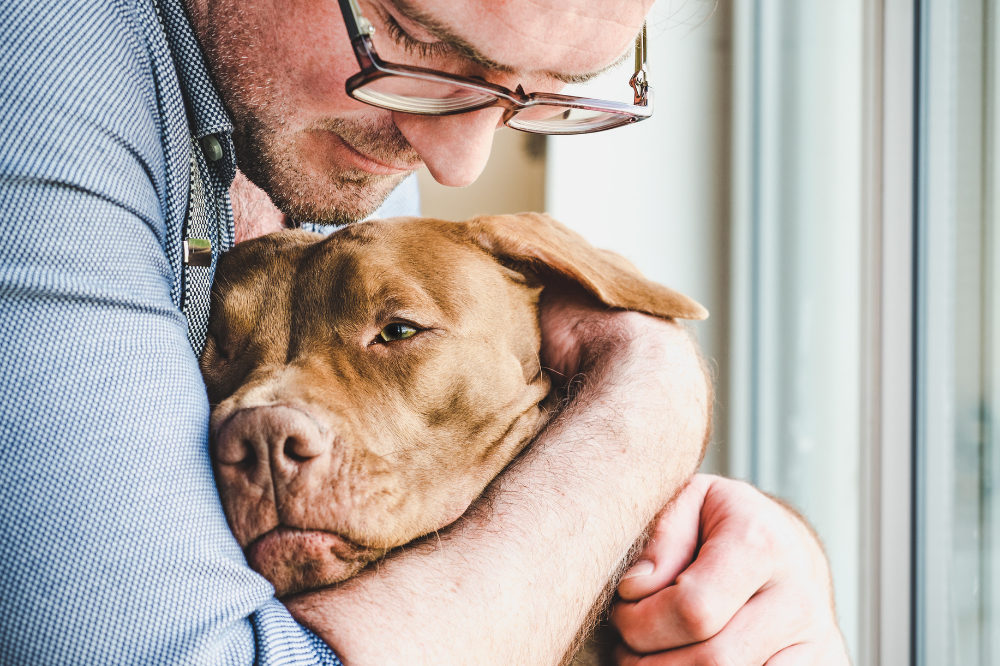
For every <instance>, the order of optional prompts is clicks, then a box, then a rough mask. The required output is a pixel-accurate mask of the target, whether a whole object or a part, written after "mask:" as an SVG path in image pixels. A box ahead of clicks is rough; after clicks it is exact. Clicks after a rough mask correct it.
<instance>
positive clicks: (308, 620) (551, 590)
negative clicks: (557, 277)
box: [288, 314, 708, 666]
mask: <svg viewBox="0 0 1000 666" xmlns="http://www.w3.org/2000/svg"><path fill="white" fill-rule="evenodd" d="M601 335H602V336H603V339H598V340H592V341H591V344H596V345H600V344H603V345H605V347H606V349H605V350H604V351H603V352H602V353H600V354H598V355H597V358H598V361H596V362H595V363H594V364H593V365H592V367H590V368H589V369H588V371H587V373H586V379H585V381H584V384H583V387H582V389H581V390H580V392H579V393H578V394H577V395H576V397H575V398H574V400H573V401H572V402H571V404H570V405H569V406H568V407H567V409H566V410H565V411H564V412H563V413H562V414H561V415H560V416H559V417H558V418H557V419H556V420H555V421H554V422H553V423H552V424H550V426H549V427H548V428H547V429H546V431H545V432H544V434H543V435H542V436H541V437H540V438H539V439H538V441H537V442H536V443H535V444H534V445H533V446H532V448H531V449H530V450H529V451H528V452H527V453H526V454H525V455H524V456H522V458H521V459H519V461H518V462H517V463H516V464H515V465H513V466H512V467H511V468H510V469H509V470H507V471H506V472H505V473H504V474H503V475H502V476H501V477H500V478H499V479H498V480H497V481H496V482H495V483H494V484H493V485H492V486H491V487H490V489H489V490H488V492H487V493H486V496H485V497H484V498H483V499H482V500H481V501H480V503H479V504H478V505H477V506H476V507H474V508H473V510H471V511H470V512H469V513H468V514H467V516H466V517H465V518H463V519H462V520H461V521H459V523H456V524H455V525H454V526H452V527H451V528H449V529H448V530H446V531H443V532H442V533H441V534H440V535H439V536H438V537H437V538H434V539H429V540H427V541H425V542H424V543H423V544H420V545H418V546H415V547H412V548H410V549H408V550H406V551H404V552H402V553H401V554H399V555H397V556H395V557H392V558H390V559H388V560H386V561H385V562H383V563H382V564H381V565H380V566H379V567H378V569H377V570H375V571H370V572H367V573H365V574H363V575H361V576H359V577H357V578H356V579H353V580H351V581H350V582H348V583H347V584H345V585H343V586H342V587H340V588H337V589H332V590H324V591H320V592H314V593H310V594H307V595H302V596H300V597H298V598H295V599H294V600H291V601H290V602H289V604H288V605H289V609H290V610H291V611H292V613H293V614H294V615H295V617H296V618H297V619H299V620H300V621H301V622H302V623H303V624H305V625H306V626H308V627H310V628H311V629H313V630H314V631H316V632H317V633H318V634H319V635H320V636H321V637H323V638H324V640H326V641H327V642H328V643H330V644H331V645H332V646H333V647H334V648H335V649H336V650H337V651H338V653H339V654H340V655H341V656H342V658H343V659H344V660H345V662H346V663H347V664H349V665H350V666H363V665H365V664H394V663H400V664H402V663H406V664H420V663H435V664H441V663H455V662H459V661H461V662H462V663H506V664H509V663H530V664H546V663H557V662H558V661H559V660H560V658H561V657H562V655H563V654H564V652H565V650H566V648H567V647H568V646H569V644H570V643H571V641H572V639H573V637H574V636H575V634H576V632H577V630H578V628H579V627H580V625H581V624H582V623H583V622H584V620H585V618H586V616H587V613H588V612H589V610H590V608H591V607H592V605H593V604H594V602H595V600H596V599H597V598H598V596H599V594H600V593H601V591H602V589H603V588H604V586H605V584H606V583H607V581H608V579H609V576H610V575H611V574H612V573H613V572H614V571H615V570H616V568H617V567H618V566H619V565H620V564H621V563H622V561H623V559H624V558H625V557H626V555H627V553H628V550H629V548H630V547H631V545H632V544H633V542H634V541H635V540H636V539H637V538H638V537H639V535H640V534H641V533H642V532H643V530H644V529H645V527H646V525H647V524H648V523H649V521H650V520H651V519H652V517H653V516H654V515H655V514H656V513H657V511H659V510H660V509H661V508H662V507H663V505H664V504H665V503H666V502H667V501H669V499H670V498H671V497H672V496H673V495H675V494H676V493H677V492H678V491H679V490H680V489H681V488H682V487H683V485H684V484H685V483H686V482H687V480H688V478H689V477H690V475H691V474H693V472H694V470H695V468H696V467H697V464H698V461H699V459H700V456H701V452H702V449H703V445H704V440H705V435H706V422H707V418H706V415H707V410H708V388H707V381H706V377H705V374H704V372H703V371H702V367H701V364H700V361H699V359H698V355H697V352H696V350H695V347H694V344H693V343H692V342H691V341H690V339H689V337H688V335H687V333H686V332H685V331H683V330H682V329H681V328H679V327H678V326H676V325H675V324H665V323H663V322H655V321H653V320H650V319H648V318H646V317H642V316H641V315H630V314H620V315H617V316H616V318H615V321H614V322H613V323H612V325H610V326H606V327H605V328H604V329H603V330H602V331H601Z"/></svg>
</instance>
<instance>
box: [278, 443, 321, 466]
mask: <svg viewBox="0 0 1000 666" xmlns="http://www.w3.org/2000/svg"><path fill="white" fill-rule="evenodd" d="M312 448H314V447H311V446H310V444H309V442H305V441H302V440H300V439H299V438H298V437H288V438H287V439H285V444H284V446H283V448H282V451H283V452H284V454H285V457H286V458H288V459H289V460H293V461H295V462H297V463H304V462H305V461H307V460H311V459H312V458H315V457H316V456H318V455H319V453H317V452H314V451H312V450H311V449H312Z"/></svg>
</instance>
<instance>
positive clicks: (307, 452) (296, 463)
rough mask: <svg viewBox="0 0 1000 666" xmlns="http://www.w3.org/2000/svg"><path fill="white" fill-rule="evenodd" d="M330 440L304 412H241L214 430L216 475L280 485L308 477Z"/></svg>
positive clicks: (277, 408) (285, 409)
mask: <svg viewBox="0 0 1000 666" xmlns="http://www.w3.org/2000/svg"><path fill="white" fill-rule="evenodd" d="M332 440H333V438H332V437H330V436H329V433H326V432H324V431H323V430H322V429H321V427H320V425H319V424H318V423H317V422H316V421H315V420H313V419H312V418H311V417H310V416H309V415H308V414H306V413H305V412H303V411H301V410H298V409H295V408H292V407H286V406H279V405H276V406H269V407H256V408H252V409H244V410H241V411H239V412H237V413H236V414H235V415H234V416H233V417H232V418H231V419H230V420H229V421H228V422H227V423H226V424H225V425H224V426H223V427H222V428H221V430H220V431H219V433H218V436H217V438H216V441H215V445H214V449H215V450H214V454H215V456H214V457H215V460H216V463H217V465H218V469H219V473H220V474H221V475H222V476H223V477H225V478H226V479H228V480H230V481H237V482H242V483H241V485H242V484H249V485H253V486H258V487H266V486H268V485H270V484H271V483H274V484H275V486H278V487H281V486H285V485H288V484H291V483H293V482H294V481H295V480H297V479H302V478H304V477H308V476H309V471H310V468H311V467H312V466H314V465H315V463H317V462H318V461H319V460H320V459H321V458H323V457H325V455H328V454H329V452H330V449H331V446H332Z"/></svg>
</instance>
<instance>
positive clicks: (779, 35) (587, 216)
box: [420, 0, 1000, 666]
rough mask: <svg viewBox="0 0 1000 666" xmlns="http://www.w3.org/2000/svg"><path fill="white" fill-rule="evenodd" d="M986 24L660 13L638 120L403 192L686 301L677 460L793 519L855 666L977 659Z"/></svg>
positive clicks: (693, 3)
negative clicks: (480, 217)
mask: <svg viewBox="0 0 1000 666" xmlns="http://www.w3.org/2000/svg"><path fill="white" fill-rule="evenodd" d="M996 14H997V12H996V7H995V3H987V2H986V1H985V0H934V2H930V0H917V1H913V0H905V1H904V0H719V1H718V2H716V1H715V0H659V1H658V2H657V4H656V5H655V7H654V9H653V11H652V13H651V15H650V16H649V20H648V34H649V40H650V42H649V43H650V82H651V85H652V87H653V90H654V95H655V97H654V104H655V109H656V113H655V115H654V117H653V118H652V119H650V120H648V121H645V122H643V123H640V124H638V125H635V126H631V127H627V128H622V129H617V130H613V131H610V132H606V133H600V134H593V135H586V136H571V137H548V138H546V137H540V136H535V135H529V134H524V133H520V132H516V131H513V130H507V129H503V130H500V131H499V132H498V133H497V137H496V141H495V143H494V147H493V153H492V155H491V158H490V163H489V165H488V166H487V168H486V171H485V172H484V173H483V175H482V177H481V178H480V179H479V180H478V181H477V182H476V183H475V184H473V185H472V186H470V187H467V188H463V189H451V188H445V187H442V186H440V185H438V184H437V183H435V182H434V181H433V179H431V178H430V176H429V175H428V174H427V173H426V172H424V173H421V174H420V186H421V197H422V202H423V210H424V214H425V215H430V216H435V217H441V218H446V219H455V220H459V219H465V218H468V217H471V216H473V215H477V214H483V213H505V212H519V211H525V210H539V211H547V212H549V213H551V214H552V215H554V216H555V217H556V218H558V219H559V220H561V221H562V222H564V223H565V224H567V225H569V226H571V227H573V228H574V229H576V230H577V231H579V232H580V233H582V234H583V235H584V236H586V237H587V238H588V239H589V240H590V241H591V242H592V243H594V244H595V245H598V246H600V247H605V248H609V249H613V250H616V251H618V252H619V253H621V254H623V255H625V256H626V257H628V258H629V259H631V260H632V261H633V262H634V263H635V264H636V265H637V266H639V267H640V269H642V270H643V272H644V273H646V275H647V276H649V277H651V278H653V279H655V280H657V281H660V282H662V283H664V284H667V285H669V286H671V287H673V288H676V289H679V290H681V291H683V292H684V293H686V294H689V295H691V296H693V297H694V298H696V299H697V300H698V301H700V302H701V303H702V304H704V305H705V306H706V307H707V308H708V309H709V311H710V312H711V313H712V314H711V317H710V318H709V320H708V321H706V322H701V323H698V324H696V325H695V327H696V329H697V332H698V336H699V339H700V341H701V344H702V347H703V349H704V351H705V354H706V356H707V357H709V358H710V359H711V363H712V367H713V368H714V370H715V373H716V381H717V389H718V392H717V405H716V410H715V424H714V427H715V435H714V439H713V442H712V444H711V447H710V450H709V453H708V456H707V458H706V460H705V464H704V469H705V470H706V471H710V472H715V473H719V474H725V475H728V476H733V477H738V478H742V479H746V480H748V481H751V482H752V483H754V484H755V485H756V486H758V487H759V488H761V489H763V490H765V491H767V492H769V493H772V494H775V495H779V496H781V497H784V498H786V499H788V500H789V501H790V502H791V503H793V504H794V505H795V506H796V507H798V508H799V509H800V510H801V511H802V512H803V513H804V514H805V515H806V516H807V517H808V518H809V520H810V521H811V522H812V524H813V525H814V526H815V527H816V529H817V531H818V532H819V534H820V536H821V537H822V539H823V541H824V544H825V547H826V550H827V554H828V555H829V558H830V562H831V565H832V569H833V575H834V581H835V586H836V600H837V608H838V614H839V618H840V622H841V627H842V629H843V632H844V635H845V637H846V639H847V641H848V644H849V646H850V650H851V654H852V657H853V661H854V663H855V664H861V665H874V664H900V665H902V664H921V665H922V664H927V665H934V666H938V665H944V664H956V665H957V664H962V665H966V664H981V665H986V664H998V663H1000V606H998V602H1000V546H997V545H994V541H995V540H996V539H997V538H998V535H1000V510H998V509H1000V503H998V500H997V498H996V494H995V490H994V486H995V482H996V481H997V480H998V479H1000V455H998V454H997V453H996V449H995V444H994V442H995V441H996V434H997V433H996V429H997V428H998V427H1000V426H996V425H994V421H993V419H992V413H993V411H994V405H997V404H1000V403H998V401H1000V392H998V391H997V390H996V388H995V386H996V380H997V378H998V377H1000V355H998V354H995V353H994V350H995V349H1000V346H998V343H1000V337H998V336H1000V326H998V325H997V324H998V323H1000V320H998V319H997V317H998V313H1000V307H998V306H1000V290H998V289H997V279H998V277H1000V276H998V274H997V273H996V272H995V270H994V266H995V265H996V262H995V257H997V256H1000V255H998V254H997V253H998V252H1000V244H998V242H997V238H996V234H995V228H996V224H995V217H996V209H995V204H994V200H995V197H994V193H995V192H996V191H997V188H996V185H997V184H1000V180H998V173H1000V172H998V171H997V169H996V168H995V158H994V154H995V151H996V149H997V144H996V139H995V136H996V128H997V119H998V116H997V112H996V102H997V100H998V99H1000V98H998V97H997V95H998V91H1000V87H998V86H997V85H996V83H997V80H998V79H997V72H998V68H997V64H998V63H997V59H998V51H997V48H996V46H997V40H996V37H997V15H996ZM631 74H632V60H631V59H628V61H627V62H626V63H625V64H623V65H622V67H621V68H619V69H618V70H616V71H612V72H609V73H608V74H606V75H604V76H602V77H600V78H599V79H598V80H595V81H593V82H591V83H588V84H586V85H585V86H575V87H571V90H568V91H567V92H570V93H571V94H586V95H588V96H592V97H599V98H609V99H619V100H621V101H626V102H628V101H630V100H631V90H630V89H629V87H628V85H627V81H628V79H629V77H630V76H631Z"/></svg>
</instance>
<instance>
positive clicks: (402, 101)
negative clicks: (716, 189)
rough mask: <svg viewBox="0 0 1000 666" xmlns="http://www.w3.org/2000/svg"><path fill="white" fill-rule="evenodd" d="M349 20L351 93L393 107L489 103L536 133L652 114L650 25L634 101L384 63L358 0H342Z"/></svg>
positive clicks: (585, 129)
mask: <svg viewBox="0 0 1000 666" xmlns="http://www.w3.org/2000/svg"><path fill="white" fill-rule="evenodd" d="M339 2H340V11H341V12H342V13H343V15H344V24H345V25H346V26H347V33H348V35H349V36H350V38H351V45H352V46H353V47H354V54H355V55H356V56H357V58H358V65H359V66H360V67H361V71H360V72H358V73H357V74H355V75H354V76H352V77H351V78H349V79H348V80H347V94H348V95H350V96H351V97H353V98H354V99H356V100H358V101H359V102H364V103H365V104H370V105H372V106H377V107H379V108H381V109H388V110H390V111H400V112H403V113H415V114H419V115H426V116H448V115H452V114H456V113H468V112H469V111H477V110H479V109H485V108H489V107H494V106H496V107H501V108H503V109H505V111H504V114H503V123H504V125H506V126H507V127H511V128H513V129H516V130H521V131H522V132H532V133H534V134H587V133H590V132H601V131H604V130H609V129H612V128H615V127H621V126H622V125H628V124H631V123H635V122H639V121H640V120H645V119H646V118H649V117H650V116H652V115H653V100H652V97H653V91H652V89H651V88H650V87H649V82H648V79H647V70H646V25H645V24H643V26H642V32H641V33H639V36H638V37H637V38H636V40H635V74H633V75H632V78H631V79H630V80H629V85H630V86H631V87H632V91H633V93H634V100H633V103H632V104H624V103H622V102H612V101H607V100H600V99H589V98H586V97H575V96H572V95H556V94H550V93H530V94H526V93H525V92H524V90H523V89H522V88H521V86H518V87H517V90H516V91H515V90H508V89H507V88H504V87H502V86H498V85H494V84H492V83H487V82H486V81H477V80H475V79H468V78H465V77H462V76H456V75H454V74H447V73H445V72H439V71H437V70H434V69H425V68H423V67H411V66H409V65H397V64H395V63H389V62H385V61H384V60H382V59H381V58H379V57H378V54H377V53H375V47H374V46H373V45H372V40H371V35H372V34H373V33H374V32H375V29H374V28H373V27H372V24H371V23H370V22H369V21H368V19H366V18H365V17H364V16H362V15H361V10H360V9H359V8H358V5H357V0H339Z"/></svg>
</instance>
